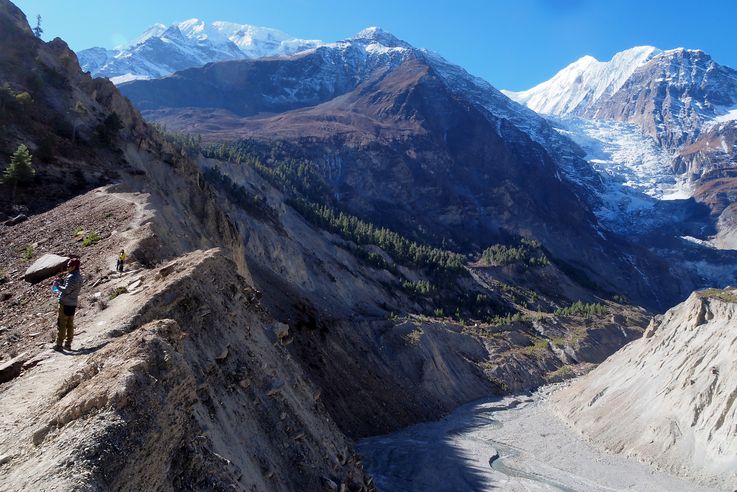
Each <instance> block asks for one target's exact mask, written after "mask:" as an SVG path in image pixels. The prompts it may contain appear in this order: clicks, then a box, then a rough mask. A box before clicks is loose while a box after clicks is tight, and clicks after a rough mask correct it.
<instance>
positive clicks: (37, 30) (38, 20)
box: [33, 14, 44, 38]
mask: <svg viewBox="0 0 737 492" xmlns="http://www.w3.org/2000/svg"><path fill="white" fill-rule="evenodd" d="M43 32H44V30H43V29H42V28H41V14H39V15H37V16H36V27H34V28H33V34H35V35H36V37H37V38H40V37H41V34H43Z"/></svg>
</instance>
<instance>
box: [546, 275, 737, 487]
mask: <svg viewBox="0 0 737 492" xmlns="http://www.w3.org/2000/svg"><path fill="white" fill-rule="evenodd" d="M736 321H737V290H734V289H727V290H715V289H712V290H707V291H701V292H696V293H694V294H693V295H691V297H689V298H688V300H687V301H685V302H684V303H683V304H681V305H679V306H676V307H675V308H673V309H671V310H669V311H668V312H667V313H665V315H663V316H659V317H657V318H655V319H654V320H653V322H652V323H651V324H650V326H649V327H648V329H647V330H646V331H645V335H644V336H643V337H642V338H641V339H639V340H636V341H634V342H632V343H630V344H628V345H627V346H625V347H624V348H623V349H622V350H620V351H619V352H617V353H616V354H614V355H613V356H611V357H610V358H608V359H607V360H606V361H605V362H604V363H603V364H601V365H600V366H599V367H597V368H596V369H595V370H593V371H592V372H590V373H589V374H587V375H586V376H584V377H583V378H581V379H579V380H577V381H576V382H575V383H573V384H571V385H570V386H569V387H567V388H565V389H563V390H561V391H560V392H558V393H556V394H555V395H554V405H555V406H556V408H557V410H558V412H559V413H560V415H561V417H562V418H563V419H564V420H566V421H567V422H568V423H569V425H570V426H571V427H572V428H573V429H576V430H577V431H579V432H581V433H582V434H584V435H585V436H587V437H588V438H589V439H591V440H593V441H594V442H596V443H597V444H599V445H602V446H604V447H605V448H606V449H608V450H611V451H613V452H617V453H625V454H628V455H634V456H637V457H639V458H640V459H642V460H645V461H647V462H651V463H655V464H657V465H659V466H662V467H663V468H666V469H667V470H670V471H672V472H674V473H680V474H683V475H687V476H691V477H695V478H698V479H700V480H702V481H703V482H704V483H707V484H709V485H712V486H714V487H716V488H718V489H720V490H732V489H734V488H735V487H737V472H735V470H737V432H736V431H735V429H737V383H735V372H736V371H737V364H736V363H735V359H734V357H733V353H734V350H735V348H737V331H736V330H735V326H736Z"/></svg>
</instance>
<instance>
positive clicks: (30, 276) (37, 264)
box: [23, 254, 69, 284]
mask: <svg viewBox="0 0 737 492" xmlns="http://www.w3.org/2000/svg"><path fill="white" fill-rule="evenodd" d="M68 261H69V258H68V257H66V256H59V255H55V254H45V255H43V256H42V257H41V258H39V259H38V260H36V261H34V262H33V264H32V265H31V266H29V267H28V269H27V270H26V273H25V274H24V275H23V279H24V280H25V281H26V282H30V283H32V284H35V283H37V282H40V281H42V280H44V279H47V278H49V277H51V276H52V275H56V274H57V273H59V272H61V271H63V270H64V268H65V266H66V264H67V262H68Z"/></svg>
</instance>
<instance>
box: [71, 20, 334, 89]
mask: <svg viewBox="0 0 737 492" xmlns="http://www.w3.org/2000/svg"><path fill="white" fill-rule="evenodd" d="M322 44H323V43H322V42H321V41H317V40H305V39H298V38H293V37H291V36H289V35H288V34H285V33H283V32H281V31H278V30H276V29H271V28H267V27H258V26H252V25H249V24H235V23H232V22H223V21H217V22H213V23H211V24H208V23H206V22H204V21H202V20H200V19H189V20H186V21H183V22H179V23H175V24H172V25H171V26H168V27H167V26H165V25H164V24H154V25H153V26H151V27H150V28H149V29H147V30H146V31H145V32H144V33H143V34H141V36H139V37H138V38H136V40H135V41H134V42H133V43H131V44H130V45H128V46H123V47H121V48H118V49H115V50H106V49H104V48H90V49H86V50H82V51H80V52H79V53H78V54H77V55H78V57H79V62H80V65H81V66H82V69H83V70H86V71H89V72H91V74H92V75H93V76H96V77H108V78H110V79H111V80H112V81H113V82H114V83H122V82H127V81H130V80H137V79H149V78H157V77H163V76H166V75H169V74H171V73H173V72H176V71H178V70H184V69H186V68H192V67H198V66H202V65H205V64H207V63H210V62H217V61H226V60H239V59H245V58H261V57H266V56H280V55H290V54H293V53H298V52H300V51H304V50H307V49H311V48H315V47H317V46H320V45H322Z"/></svg>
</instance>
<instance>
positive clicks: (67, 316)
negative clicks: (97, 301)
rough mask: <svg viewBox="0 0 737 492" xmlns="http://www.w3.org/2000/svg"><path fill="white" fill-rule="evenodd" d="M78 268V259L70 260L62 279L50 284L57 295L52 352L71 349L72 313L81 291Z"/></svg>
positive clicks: (80, 276) (80, 278) (72, 336)
mask: <svg viewBox="0 0 737 492" xmlns="http://www.w3.org/2000/svg"><path fill="white" fill-rule="evenodd" d="M79 268H80V261H79V258H72V259H70V260H69V261H68V262H67V274H66V276H64V278H61V277H57V278H56V279H54V283H53V284H52V290H53V291H54V292H55V293H57V294H58V295H59V315H58V318H57V327H58V331H57V334H56V345H54V350H57V351H61V350H62V347H63V348H65V349H67V350H71V349H72V339H73V338H74V313H75V311H76V310H77V302H78V299H79V292H80V290H82V274H81V273H80V271H79ZM65 340H66V341H65ZM62 343H63V345H62Z"/></svg>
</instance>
